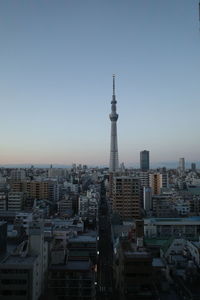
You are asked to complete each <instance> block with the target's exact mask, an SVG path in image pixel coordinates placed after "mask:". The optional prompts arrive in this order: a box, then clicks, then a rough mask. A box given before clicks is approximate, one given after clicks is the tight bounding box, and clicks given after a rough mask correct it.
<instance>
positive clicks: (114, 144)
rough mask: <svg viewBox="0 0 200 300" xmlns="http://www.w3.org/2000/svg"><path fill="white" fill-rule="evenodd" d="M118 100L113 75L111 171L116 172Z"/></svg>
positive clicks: (117, 162)
mask: <svg viewBox="0 0 200 300" xmlns="http://www.w3.org/2000/svg"><path fill="white" fill-rule="evenodd" d="M116 104H117V101H116V97H115V75H113V95H112V101H111V114H110V120H111V143H110V168H109V169H110V172H111V173H115V172H116V171H118V169H119V161H118V146H117V119H118V114H117V106H116Z"/></svg>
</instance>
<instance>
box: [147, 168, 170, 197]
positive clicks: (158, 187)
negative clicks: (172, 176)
mask: <svg viewBox="0 0 200 300" xmlns="http://www.w3.org/2000/svg"><path fill="white" fill-rule="evenodd" d="M149 186H150V187H151V189H152V195H160V194H161V193H162V189H163V188H168V174H167V173H166V172H163V173H159V172H157V173H153V174H149Z"/></svg>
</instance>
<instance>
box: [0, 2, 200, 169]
mask: <svg viewBox="0 0 200 300" xmlns="http://www.w3.org/2000/svg"><path fill="white" fill-rule="evenodd" d="M113 73H115V74H116V94H117V101H118V103H117V110H118V113H119V119H118V148H119V160H120V162H122V161H123V162H125V164H126V165H127V164H133V165H136V164H137V163H138V162H139V152H140V151H141V150H143V149H147V150H150V153H151V162H152V163H156V162H168V161H178V158H179V157H185V159H186V161H194V162H197V161H199V160H200V151H199V150H200V133H199V128H200V121H199V117H200V30H199V16H198V0H167V1H164V0H23V1H22V0H17V1H16V0H1V1H0V111H1V118H0V124H1V126H0V137H1V146H0V164H9V163H10V164H13V163H33V164H36V163H53V164H54V163H60V164H71V163H72V162H79V163H83V164H95V165H98V164H104V165H107V164H108V161H109V150H110V120H109V113H110V101H111V96H112V74H113Z"/></svg>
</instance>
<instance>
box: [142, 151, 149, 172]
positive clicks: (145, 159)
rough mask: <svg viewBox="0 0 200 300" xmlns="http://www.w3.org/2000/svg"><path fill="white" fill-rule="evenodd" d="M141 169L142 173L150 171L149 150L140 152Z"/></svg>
mask: <svg viewBox="0 0 200 300" xmlns="http://www.w3.org/2000/svg"><path fill="white" fill-rule="evenodd" d="M140 169H141V170H142V171H148V170H149V151H147V150H143V151H141V152H140Z"/></svg>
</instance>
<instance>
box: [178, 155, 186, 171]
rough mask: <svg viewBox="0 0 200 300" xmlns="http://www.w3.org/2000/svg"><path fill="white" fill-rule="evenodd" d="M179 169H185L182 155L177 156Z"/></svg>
mask: <svg viewBox="0 0 200 300" xmlns="http://www.w3.org/2000/svg"><path fill="white" fill-rule="evenodd" d="M179 170H180V171H181V172H184V171H185V158H184V157H181V158H179Z"/></svg>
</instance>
